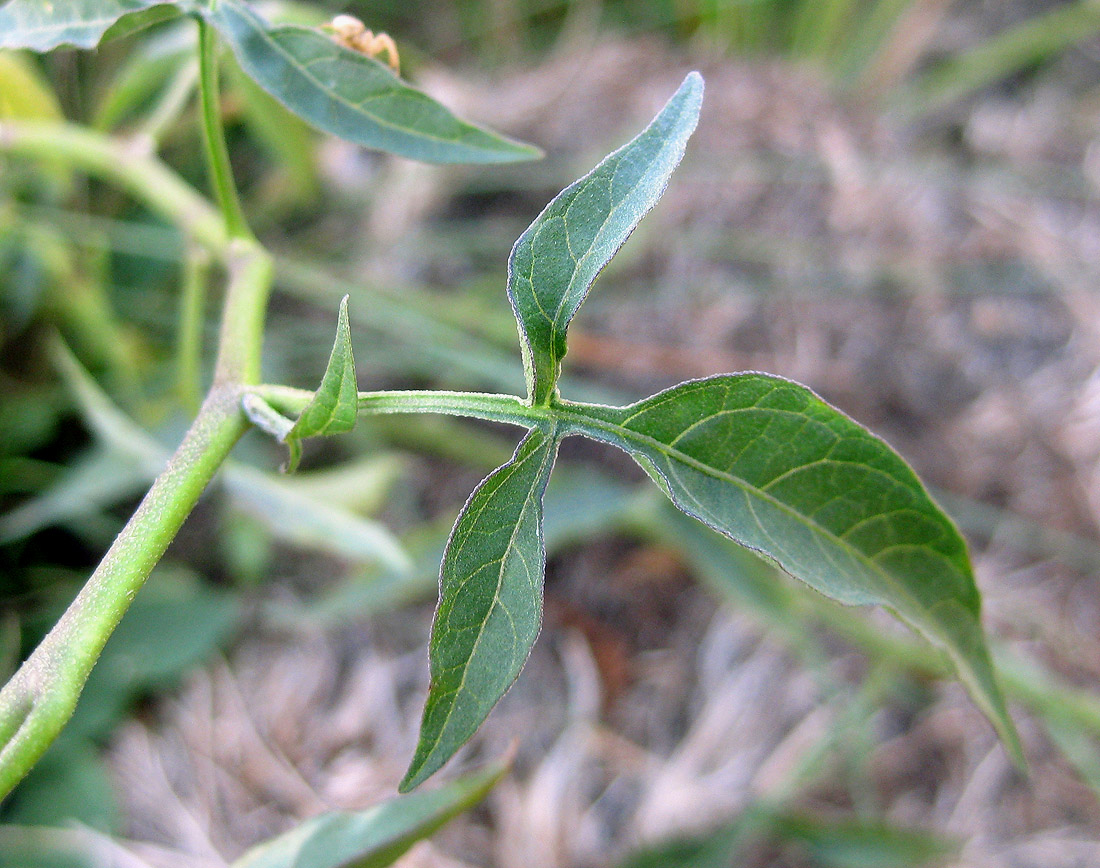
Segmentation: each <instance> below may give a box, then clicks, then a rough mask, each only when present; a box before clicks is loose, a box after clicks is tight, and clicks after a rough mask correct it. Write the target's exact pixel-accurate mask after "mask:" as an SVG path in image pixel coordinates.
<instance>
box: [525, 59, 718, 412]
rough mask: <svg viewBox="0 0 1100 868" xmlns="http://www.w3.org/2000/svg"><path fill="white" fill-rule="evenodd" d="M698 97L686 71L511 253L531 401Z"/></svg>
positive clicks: (648, 197) (676, 159) (674, 159)
mask: <svg viewBox="0 0 1100 868" xmlns="http://www.w3.org/2000/svg"><path fill="white" fill-rule="evenodd" d="M702 100H703V79H702V77H701V76H700V75H699V74H698V73H697V72H693V73H691V74H690V75H688V77H687V78H685V79H684V83H683V84H682V85H680V89H679V90H678V91H676V93H675V94H673V96H672V99H670V100H669V101H668V104H667V105H666V106H665V107H664V108H663V109H662V110H661V112H660V113H659V114H658V115H657V117H656V118H654V119H653V122H652V123H651V124H650V125H649V126H648V127H647V128H646V129H645V130H644V131H643V132H642V133H641V134H640V135H639V136H638V137H637V138H635V139H634V140H633V141H631V142H628V143H627V144H626V145H624V146H623V147H621V148H620V149H619V150H617V151H615V152H614V153H613V154H611V155H609V156H608V157H606V158H605V159H604V160H603V162H601V163H600V164H599V165H598V166H596V168H595V169H593V170H592V171H591V172H589V173H588V174H587V175H585V176H584V177H583V178H581V179H580V180H579V181H574V182H573V183H572V184H570V185H569V186H568V187H566V188H565V189H564V190H563V191H562V192H561V193H559V194H558V196H557V198H555V199H554V201H552V202H551V203H550V204H549V205H547V206H546V208H545V209H544V210H543V212H542V213H541V214H539V216H538V217H537V218H535V222H534V223H532V224H531V225H530V226H529V227H528V228H527V230H526V231H525V232H524V233H523V234H522V235H521V236H520V237H519V240H518V241H516V243H515V246H514V247H513V248H512V253H511V256H510V257H509V259H508V297H509V298H510V299H511V301H512V309H513V310H514V311H515V314H516V319H517V320H518V321H519V330H520V348H521V351H522V353H523V366H524V370H525V372H526V375H527V390H528V396H529V398H530V399H531V401H532V402H533V403H535V404H546V403H548V402H549V401H550V398H551V396H552V395H553V394H554V393H555V389H556V384H557V380H558V374H559V373H560V370H561V360H562V357H563V356H564V355H565V349H566V346H565V335H566V330H567V329H568V327H569V323H570V321H571V320H572V319H573V316H574V315H575V314H576V312H577V309H578V308H579V307H580V305H581V302H583V301H584V298H585V296H586V295H587V294H588V290H589V289H590V288H591V286H592V282H593V281H594V280H595V279H596V276H597V275H598V274H599V273H600V271H601V270H602V269H603V267H604V266H605V265H607V263H608V261H609V260H610V259H611V257H612V256H614V255H615V252H616V251H617V250H618V249H619V248H620V247H622V245H623V243H624V242H625V241H626V239H627V238H628V237H629V236H630V233H631V232H633V231H634V227H635V226H637V225H638V222H639V221H640V220H641V219H642V217H644V216H645V215H646V213H647V212H648V211H649V210H650V209H651V208H652V207H653V206H654V205H655V204H656V203H657V200H658V199H659V198H660V197H661V194H662V193H663V192H664V189H665V186H666V185H667V184H668V179H669V176H670V175H671V174H672V171H673V169H675V168H676V166H677V165H679V163H680V159H681V158H682V157H683V155H684V148H685V146H686V145H687V140H688V137H689V136H690V135H691V133H692V132H693V131H694V129H695V124H696V122H697V121H698V119H699V108H700V106H701V105H702Z"/></svg>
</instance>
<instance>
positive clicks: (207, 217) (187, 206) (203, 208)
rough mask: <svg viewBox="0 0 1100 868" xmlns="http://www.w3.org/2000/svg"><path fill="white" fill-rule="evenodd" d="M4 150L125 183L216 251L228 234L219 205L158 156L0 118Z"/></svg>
mask: <svg viewBox="0 0 1100 868" xmlns="http://www.w3.org/2000/svg"><path fill="white" fill-rule="evenodd" d="M0 153H7V154H13V155H17V156H21V157H29V158H32V159H36V160H57V161H58V162H61V163H64V164H66V165H69V166H72V167H73V168H75V169H78V170H80V171H83V172H87V173H88V174H89V175H94V176H96V177H97V178H101V179H103V180H104V181H108V182H110V183H112V184H115V185H116V186H118V187H121V188H122V189H123V190H125V191H126V192H128V193H130V194H132V195H133V196H134V197H135V198H137V199H140V200H141V201H142V202H143V203H144V204H145V205H147V206H148V207H149V208H151V209H152V210H153V211H155V212H157V213H158V214H159V215H160V216H161V217H163V218H164V219H166V220H167V221H168V222H170V223H172V224H174V225H176V226H178V227H179V228H180V230H181V231H182V232H183V233H184V234H186V235H188V236H190V237H191V238H193V239H194V240H195V241H196V242H197V243H199V244H201V245H202V246H203V247H205V248H206V249H207V250H209V251H211V252H212V253H214V254H215V255H216V256H219V257H221V256H223V255H224V253H225V251H226V249H227V242H228V239H229V235H228V233H227V232H226V229H225V221H224V220H223V219H222V218H221V216H220V215H219V214H218V211H217V209H216V208H214V207H213V206H211V204H210V203H209V202H208V201H207V200H206V199H204V198H203V197H202V196H200V195H199V194H198V193H196V192H195V190H194V188H193V187H190V186H189V185H188V184H187V183H186V182H184V181H183V180H182V179H181V178H180V177H179V175H177V174H175V173H174V172H173V171H172V170H171V169H169V168H168V167H167V166H165V165H164V163H162V162H161V161H160V160H158V159H157V158H156V157H155V156H153V155H151V154H149V153H148V152H147V151H145V150H143V149H141V148H139V147H136V146H134V145H133V144H132V143H127V142H122V141H119V140H116V139H111V138H109V137H107V136H104V135H103V134H102V133H97V132H94V131H92V130H88V129H84V128H82V127H78V126H75V125H71V124H58V123H27V122H15V121H0Z"/></svg>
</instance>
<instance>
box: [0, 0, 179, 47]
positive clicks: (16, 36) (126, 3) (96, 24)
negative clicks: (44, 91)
mask: <svg viewBox="0 0 1100 868" xmlns="http://www.w3.org/2000/svg"><path fill="white" fill-rule="evenodd" d="M164 3H165V0H53V2H50V3H46V2H43V0H11V2H9V3H8V4H7V5H5V6H3V7H0V48H29V49H31V50H32V51H49V50H50V49H51V48H57V47H58V46H59V45H72V46H74V47H76V48H94V47H95V46H96V44H98V42H99V40H100V38H101V37H102V36H103V34H104V33H106V32H107V30H108V29H109V28H110V27H111V25H113V24H114V23H115V22H116V21H118V20H119V19H120V18H122V16H124V15H127V14H129V13H131V12H140V11H142V10H144V9H149V8H150V7H152V6H159V5H162V4H164Z"/></svg>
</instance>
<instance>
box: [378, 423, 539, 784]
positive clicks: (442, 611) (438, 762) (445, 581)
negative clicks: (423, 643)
mask: <svg viewBox="0 0 1100 868" xmlns="http://www.w3.org/2000/svg"><path fill="white" fill-rule="evenodd" d="M560 442H561V432H560V431H559V429H558V427H557V426H556V425H553V424H551V425H548V426H545V427H543V426H539V427H535V428H532V429H530V430H529V431H528V432H527V434H525V435H524V437H523V438H522V439H521V440H520V442H519V445H517V447H516V450H515V453H514V454H513V455H512V457H511V458H510V459H509V460H508V461H506V462H505V463H504V464H502V465H501V466H500V467H498V468H496V470H494V471H493V472H492V473H490V474H489V475H488V476H486V477H485V478H484V479H483V480H482V481H481V482H480V483H478V485H477V487H476V488H474V490H473V492H471V494H470V497H469V498H468V499H467V501H466V504H465V505H464V506H463V507H462V510H461V512H460V513H459V515H458V518H457V519H456V520H455V523H454V526H453V528H452V529H451V533H450V536H449V537H448V540H447V545H446V548H445V549H444V556H443V561H442V563H441V564H440V570H439V588H440V591H439V595H440V601H439V605H438V607H437V609H436V614H435V618H434V619H433V622H432V631H431V639H430V642H429V658H430V672H431V683H430V685H429V691H428V696H427V698H426V700H425V703H424V711H423V715H422V719H421V725H420V734H419V736H418V740H417V746H416V750H415V751H414V754H413V758H412V760H411V761H410V763H409V768H408V770H407V771H406V772H405V775H404V777H403V778H402V780H401V783H400V784H399V785H398V792H401V793H407V792H409V791H410V790H412V789H414V788H415V787H417V786H419V785H420V784H421V783H423V782H424V781H425V780H427V779H428V778H429V777H431V776H432V775H433V774H435V772H437V771H438V770H439V769H440V768H442V767H443V765H445V764H446V763H447V761H448V760H450V758H451V757H452V756H454V754H455V753H456V752H457V751H458V749H459V748H461V747H462V746H463V745H464V744H465V743H466V742H467V741H469V739H470V738H471V737H472V736H473V735H474V733H475V732H476V731H477V730H478V728H479V727H480V726H481V724H482V723H483V722H484V720H485V718H486V717H487V716H488V715H489V712H490V711H492V709H493V708H494V707H495V706H496V704H497V703H498V702H499V701H500V699H501V698H502V697H503V696H504V694H505V693H507V691H508V690H509V689H510V687H511V686H512V684H513V683H515V680H516V678H518V677H519V673H520V671H521V670H522V669H523V666H524V664H525V663H526V661H527V658H528V656H529V655H530V652H531V648H532V647H533V645H534V643H535V640H536V638H537V636H538V633H539V632H540V630H541V624H542V587H543V581H544V579H545V568H546V540H545V534H544V523H543V497H544V495H545V492H546V485H547V482H548V481H549V478H550V473H551V471H552V470H553V467H554V462H555V460H556V457H557V450H558V445H559V444H560ZM525 450H526V451H527V452H528V454H526V455H525V454H524V452H525ZM540 455H541V461H540V463H539V464H538V465H537V471H536V473H535V474H534V476H533V478H532V480H531V484H530V486H529V491H528V493H527V494H526V496H525V497H524V501H523V506H522V508H521V509H520V510H519V513H520V514H519V517H518V518H517V520H516V522H515V523H514V525H513V532H512V536H511V538H510V539H509V543H508V546H507V549H506V552H505V554H504V555H503V556H502V558H501V559H500V560H499V562H500V563H501V567H500V573H499V574H500V578H499V579H498V586H497V590H496V591H495V592H494V597H493V600H492V603H491V604H490V606H489V607H488V611H487V612H485V614H484V616H483V617H482V625H481V628H480V629H479V630H478V632H477V637H476V639H475V640H474V642H473V644H472V646H471V649H470V653H469V654H468V655H466V656H465V657H464V659H463V662H462V664H461V669H462V673H463V674H462V677H461V681H460V684H459V687H458V688H457V689H456V690H454V691H447V690H442V689H441V688H440V683H441V680H442V677H441V676H442V673H443V672H445V671H447V669H444V668H443V666H442V663H441V661H440V648H441V646H442V645H443V635H444V634H443V631H444V630H445V629H449V625H448V624H447V621H446V619H447V618H449V616H450V614H451V612H452V611H453V610H454V605H453V600H452V599H449V598H448V594H449V593H450V592H451V591H452V589H453V590H454V591H455V595H454V596H457V593H458V591H459V590H461V589H462V588H463V586H464V585H465V583H466V582H468V581H469V580H470V579H471V578H472V577H473V576H474V575H476V573H477V572H479V571H480V569H481V568H484V567H485V566H491V564H492V563H496V561H492V562H483V563H482V565H481V567H479V568H478V570H475V571H474V573H470V574H469V575H465V576H454V575H452V576H449V575H448V573H449V571H450V570H452V569H457V566H456V560H457V558H458V557H459V554H458V552H459V546H461V545H462V544H463V540H464V537H463V534H464V533H465V536H466V537H468V536H469V535H470V534H471V533H472V532H474V530H475V529H477V526H476V522H477V518H470V516H472V515H473V510H474V509H475V508H477V506H478V501H479V499H481V498H485V499H486V500H487V501H488V500H489V499H490V498H492V497H493V496H494V495H496V494H497V493H498V492H499V491H500V490H501V488H502V487H503V486H504V485H506V484H507V482H508V481H509V480H508V477H507V475H508V473H509V472H512V471H516V472H518V468H519V467H521V465H522V463H523V462H524V461H526V460H528V459H529V458H530V457H532V456H536V457H537V456H540ZM494 486H496V487H495V488H494ZM528 507H533V509H532V510H531V512H530V513H528V512H527V509H528ZM487 508H488V503H486V504H485V505H483V506H481V508H480V511H479V513H478V517H480V515H481V514H482V513H484V512H485V511H486V509H487ZM525 518H531V519H533V520H534V535H535V539H534V541H535V547H536V556H537V560H538V566H537V569H535V570H533V571H531V572H530V577H531V580H532V583H533V590H534V591H535V594H534V599H533V602H534V604H535V607H534V612H533V613H532V614H533V620H534V629H533V630H531V631H529V636H525V637H523V638H522V639H521V644H522V645H524V646H525V647H524V648H523V650H522V651H521V652H520V653H519V654H518V655H516V656H513V658H512V660H511V661H510V662H509V666H508V667H507V669H506V670H505V671H504V672H503V678H502V679H501V680H500V682H499V683H498V684H497V685H496V686H495V688H494V692H495V695H494V696H493V697H492V698H491V699H490V700H489V702H488V703H487V704H486V703H485V701H484V700H482V701H481V702H480V707H479V708H477V709H474V710H473V712H472V715H471V719H472V720H473V722H472V724H471V723H470V721H469V720H467V721H466V723H465V724H464V725H462V724H461V722H460V726H459V734H458V736H451V737H450V739H449V741H445V740H444V737H445V736H446V735H447V730H448V728H449V727H450V726H451V722H452V720H454V717H453V715H454V713H455V709H456V707H457V706H458V703H459V701H460V698H461V697H460V692H461V690H462V688H463V687H464V686H465V680H466V675H467V673H468V672H469V669H470V665H471V661H472V660H473V659H474V654H475V652H476V651H477V648H478V646H479V645H480V644H481V640H482V639H483V638H484V636H485V635H486V626H487V624H488V622H489V619H490V617H491V616H492V615H493V612H494V611H495V609H496V608H497V606H498V605H499V596H500V586H501V585H502V584H503V583H504V581H505V577H504V572H505V570H506V568H507V561H508V558H509V556H510V554H511V553H512V552H513V551H514V549H513V543H514V541H515V538H516V536H517V535H518V533H519V529H520V525H521V523H522V522H523V521H524V520H525ZM467 521H468V523H469V525H468V526H464V522H467ZM484 532H485V531H480V530H478V533H484ZM456 581H457V583H458V586H457V588H456V586H455V582H456ZM513 636H514V638H515V639H520V637H519V635H518V634H517V633H516V630H515V627H514V624H513ZM452 668H453V667H452ZM441 694H442V696H452V697H454V698H453V699H452V700H451V701H449V702H447V701H444V699H442V698H441ZM439 709H445V712H444V719H443V722H442V723H441V724H440V725H439V726H438V728H436V727H434V723H431V724H430V723H429V721H430V719H431V718H432V717H433V716H434V715H435V714H437V713H438V710H439ZM463 711H464V713H467V712H468V711H469V709H463ZM436 729H437V730H438V731H436Z"/></svg>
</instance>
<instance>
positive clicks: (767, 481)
mask: <svg viewBox="0 0 1100 868" xmlns="http://www.w3.org/2000/svg"><path fill="white" fill-rule="evenodd" d="M562 406H563V408H565V410H566V412H567V413H568V414H569V418H570V422H571V423H572V424H573V426H574V429H575V430H577V431H578V432H581V433H584V434H586V435H588V436H590V437H593V438H594V439H598V440H603V441H605V442H608V443H612V444H614V445H616V446H619V447H620V448H622V449H624V450H626V451H627V452H629V453H630V454H631V455H632V456H633V457H634V458H635V459H636V460H637V461H638V463H639V464H641V465H642V467H643V468H645V469H646V471H647V472H648V473H649V474H650V476H651V477H653V478H654V480H655V481H656V482H657V483H658V485H659V486H660V487H661V488H662V489H663V490H664V491H665V493H666V494H668V496H669V497H670V498H671V499H672V501H673V503H675V504H676V506H678V507H679V508H680V509H681V510H683V511H684V512H685V513H687V514H688V515H691V516H693V517H695V518H697V519H699V520H700V521H702V522H704V523H705V524H707V525H709V526H710V527H712V528H714V529H716V530H718V531H720V532H721V533H723V534H725V535H726V536H729V537H731V538H732V539H734V540H735V541H737V542H739V543H741V544H743V545H745V546H748V547H749V548H752V549H755V550H756V551H758V552H761V553H762V554H764V555H766V556H767V557H768V558H770V559H771V560H773V561H774V562H775V563H777V564H778V565H779V566H780V567H781V568H782V569H783V570H785V571H786V572H788V573H790V574H791V575H792V576H795V577H796V578H798V579H801V580H802V581H804V582H806V583H807V584H808V585H810V586H811V587H813V588H815V589H816V590H818V591H820V592H821V593H823V594H825V595H827V596H829V597H832V598H833V599H835V600H838V601H839V602H842V603H846V604H871V603H873V604H880V605H884V606H887V607H889V608H890V609H892V610H893V611H894V612H895V613H896V614H898V615H899V616H900V617H901V618H903V619H904V620H905V621H907V622H908V623H909V624H911V625H912V626H913V627H915V628H916V629H917V630H918V631H920V632H921V633H922V634H923V635H924V636H925V637H926V638H928V639H929V640H930V641H932V642H933V643H934V644H936V645H938V646H939V647H941V648H942V649H944V650H945V651H946V652H947V653H948V654H949V656H950V657H951V658H952V660H953V662H954V663H955V666H956V669H957V671H958V673H959V675H960V677H961V679H962V680H963V682H964V683H965V684H966V686H967V687H968V688H969V690H970V693H971V695H972V697H973V699H974V700H975V702H976V703H977V704H978V705H979V706H980V707H981V708H982V710H983V711H984V712H985V713H986V715H987V716H988V717H989V718H990V720H991V722H992V723H993V725H994V726H995V727H996V729H997V730H998V732H999V733H1000V734H1001V736H1002V738H1003V740H1004V742H1005V744H1006V746H1007V747H1008V748H1009V750H1010V751H1012V752H1013V753H1014V755H1015V756H1016V757H1017V758H1019V754H1020V751H1019V745H1018V740H1017V737H1016V734H1015V730H1014V729H1013V726H1012V723H1011V721H1010V720H1009V718H1008V714H1007V711H1006V710H1005V706H1004V700H1003V698H1002V696H1001V693H1000V690H999V689H998V687H997V684H996V681H995V678H994V674H993V667H992V664H991V662H990V658H989V653H988V650H987V648H986V645H985V640H984V637H983V635H982V631H981V626H980V611H981V598H980V596H979V593H978V589H977V586H976V585H975V582H974V575H973V572H972V570H971V567H970V560H969V557H968V555H967V551H966V543H965V542H964V540H963V538H962V537H961V536H960V534H959V532H958V530H957V529H956V528H955V526H954V524H953V523H952V522H951V520H950V519H949V518H948V517H947V516H946V515H945V514H944V513H943V512H942V510H940V508H939V507H938V506H937V505H936V504H935V503H934V502H933V501H932V499H931V497H929V495H928V493H927V491H926V490H925V488H924V486H923V485H922V484H921V482H920V480H919V479H918V478H917V476H916V474H915V473H914V472H913V471H912V469H911V468H910V467H909V466H908V465H907V464H906V463H905V461H904V460H903V459H902V458H901V457H900V456H899V455H897V453H895V452H894V451H893V450H892V449H891V448H890V447H889V446H887V445H886V443H884V442H883V441H882V440H880V439H879V438H878V437H875V436H874V435H873V434H871V433H870V432H868V431H867V430H866V429H864V428H862V427H861V426H859V425H858V424H856V423H855V422H853V421H852V420H851V419H849V418H848V417H847V416H845V415H844V414H843V413H841V412H840V411H839V410H836V409H834V408H833V407H831V406H829V405H828V404H826V403H825V402H824V401H822V400H821V399H820V398H818V397H817V396H816V395H815V394H814V393H813V392H811V391H810V390H809V389H807V388H805V387H804V386H800V385H798V384H797V383H792V382H790V381H788V380H784V379H782V378H779V377H773V376H768V375H765V374H754V373H753V374H728V375H721V376H716V377H710V378H707V379H703V380H698V381H693V382H688V383H682V384H680V385H678V386H674V387H672V388H670V389H668V390H666V391H664V392H660V393H659V394H657V395H654V396H653V397H651V398H647V399H646V400H644V401H639V402H638V403H636V404H632V405H630V406H629V407H622V408H613V407H596V406H591V405H568V404H563V405H562Z"/></svg>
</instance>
